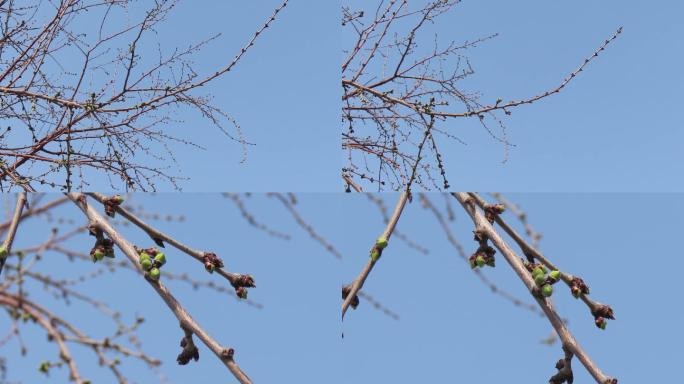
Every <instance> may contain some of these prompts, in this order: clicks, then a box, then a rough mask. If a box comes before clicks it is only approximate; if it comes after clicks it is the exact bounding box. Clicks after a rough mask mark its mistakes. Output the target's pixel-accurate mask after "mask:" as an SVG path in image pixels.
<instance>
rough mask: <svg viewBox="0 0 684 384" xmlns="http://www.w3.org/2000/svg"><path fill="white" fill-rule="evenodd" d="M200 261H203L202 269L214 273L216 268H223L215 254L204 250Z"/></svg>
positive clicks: (221, 262)
mask: <svg viewBox="0 0 684 384" xmlns="http://www.w3.org/2000/svg"><path fill="white" fill-rule="evenodd" d="M202 262H203V263H204V269H206V270H207V272H209V273H214V270H215V269H216V268H223V261H222V260H221V259H220V258H219V257H218V256H216V254H215V253H211V252H204V256H202Z"/></svg>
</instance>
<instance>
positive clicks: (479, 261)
mask: <svg viewBox="0 0 684 384" xmlns="http://www.w3.org/2000/svg"><path fill="white" fill-rule="evenodd" d="M475 262H476V263H477V266H478V267H484V265H485V264H487V262H486V261H485V258H484V257H482V256H481V255H479V256H477V257H476V258H475Z"/></svg>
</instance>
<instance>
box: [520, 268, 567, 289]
mask: <svg viewBox="0 0 684 384" xmlns="http://www.w3.org/2000/svg"><path fill="white" fill-rule="evenodd" d="M525 268H526V269H527V270H528V271H529V272H530V273H531V274H532V278H533V279H534V283H535V284H536V285H537V287H539V292H540V293H541V295H542V296H544V297H551V295H552V294H553V285H554V284H556V283H557V282H558V281H560V278H561V272H560V271H559V270H553V271H551V272H549V271H548V269H546V267H545V266H544V265H543V264H539V263H529V262H526V263H525Z"/></svg>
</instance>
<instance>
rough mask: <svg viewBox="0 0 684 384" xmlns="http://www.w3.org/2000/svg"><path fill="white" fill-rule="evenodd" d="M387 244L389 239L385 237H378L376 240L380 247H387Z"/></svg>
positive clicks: (377, 245)
mask: <svg viewBox="0 0 684 384" xmlns="http://www.w3.org/2000/svg"><path fill="white" fill-rule="evenodd" d="M387 244H388V242H387V239H386V238H384V237H378V239H377V240H375V246H376V247H378V248H380V249H385V248H386V247H387Z"/></svg>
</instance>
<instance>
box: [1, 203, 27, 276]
mask: <svg viewBox="0 0 684 384" xmlns="http://www.w3.org/2000/svg"><path fill="white" fill-rule="evenodd" d="M25 205H26V192H20V193H19V194H18V195H17V204H16V206H15V208H14V215H13V216H12V220H11V221H10V225H9V230H8V232H7V236H6V237H5V241H3V243H2V245H0V274H2V269H3V267H4V266H5V261H7V256H9V254H10V253H11V252H12V243H13V242H14V236H15V235H16V234H17V228H18V227H19V221H20V220H21V212H22V211H23V210H24V206H25Z"/></svg>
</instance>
